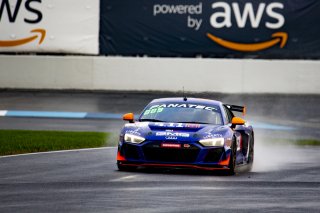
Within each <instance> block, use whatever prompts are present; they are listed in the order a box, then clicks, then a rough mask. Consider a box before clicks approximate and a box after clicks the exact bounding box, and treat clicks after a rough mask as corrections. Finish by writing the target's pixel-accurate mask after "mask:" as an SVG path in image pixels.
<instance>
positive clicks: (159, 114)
mask: <svg viewBox="0 0 320 213" xmlns="http://www.w3.org/2000/svg"><path fill="white" fill-rule="evenodd" d="M139 121H155V122H174V123H200V124H213V125H222V116H221V112H220V110H219V107H218V106H212V105H211V106H203V105H198V104H176V103H172V104H157V105H152V106H148V107H147V108H146V109H145V110H144V111H143V112H142V114H141V117H140V119H139Z"/></svg>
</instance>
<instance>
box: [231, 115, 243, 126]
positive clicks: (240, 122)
mask: <svg viewBox="0 0 320 213" xmlns="http://www.w3.org/2000/svg"><path fill="white" fill-rule="evenodd" d="M231 123H232V126H231V127H232V128H235V127H236V125H243V124H245V120H243V119H242V118H239V117H233V118H232V121H231Z"/></svg>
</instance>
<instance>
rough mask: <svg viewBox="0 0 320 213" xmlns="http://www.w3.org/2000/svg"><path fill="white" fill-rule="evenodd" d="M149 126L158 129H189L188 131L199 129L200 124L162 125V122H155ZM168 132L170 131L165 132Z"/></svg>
mask: <svg viewBox="0 0 320 213" xmlns="http://www.w3.org/2000/svg"><path fill="white" fill-rule="evenodd" d="M151 125H155V126H160V127H168V128H190V129H197V128H200V127H201V125H200V124H193V123H162V122H155V123H151ZM166 131H170V130H166Z"/></svg>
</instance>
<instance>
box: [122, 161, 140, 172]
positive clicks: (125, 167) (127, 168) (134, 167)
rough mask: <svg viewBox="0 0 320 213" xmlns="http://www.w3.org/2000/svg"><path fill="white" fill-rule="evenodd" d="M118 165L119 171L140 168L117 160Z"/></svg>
mask: <svg viewBox="0 0 320 213" xmlns="http://www.w3.org/2000/svg"><path fill="white" fill-rule="evenodd" d="M117 167H118V170H119V171H134V170H136V169H137V168H138V167H136V166H124V165H121V164H120V163H119V162H117Z"/></svg>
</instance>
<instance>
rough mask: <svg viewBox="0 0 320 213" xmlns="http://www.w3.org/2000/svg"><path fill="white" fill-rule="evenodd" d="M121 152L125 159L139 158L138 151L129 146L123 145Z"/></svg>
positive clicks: (136, 148)
mask: <svg viewBox="0 0 320 213" xmlns="http://www.w3.org/2000/svg"><path fill="white" fill-rule="evenodd" d="M122 150H123V152H124V153H125V156H126V158H131V159H135V160H138V159H139V158H140V156H139V150H138V147H137V146H135V145H131V144H126V143H125V144H123V146H122Z"/></svg>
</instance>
